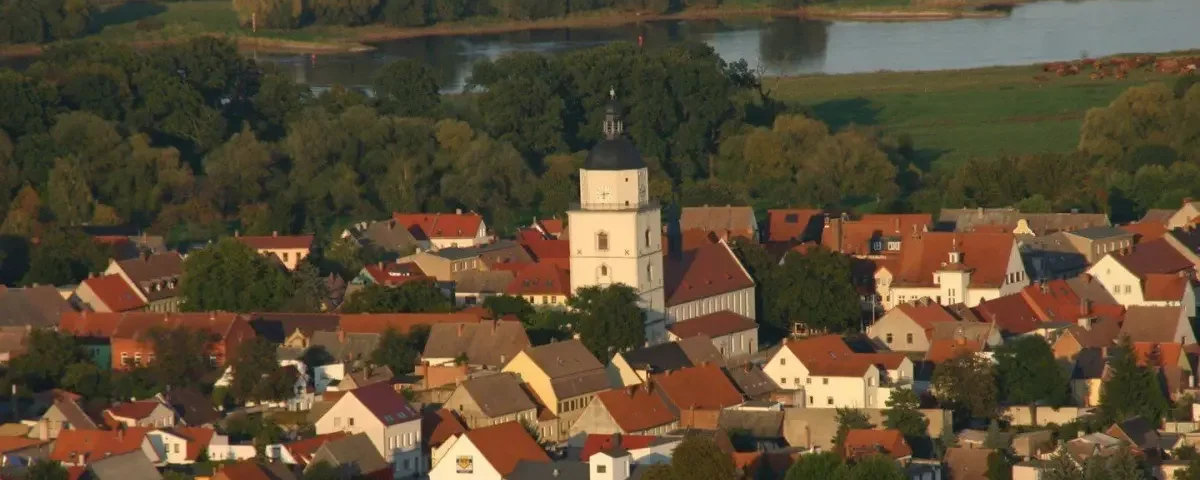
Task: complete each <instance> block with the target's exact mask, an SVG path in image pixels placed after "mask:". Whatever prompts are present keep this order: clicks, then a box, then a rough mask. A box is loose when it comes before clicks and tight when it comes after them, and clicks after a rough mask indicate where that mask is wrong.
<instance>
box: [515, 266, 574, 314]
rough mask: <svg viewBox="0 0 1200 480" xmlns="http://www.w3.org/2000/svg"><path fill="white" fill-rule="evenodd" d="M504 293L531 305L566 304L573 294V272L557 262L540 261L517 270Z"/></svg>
mask: <svg viewBox="0 0 1200 480" xmlns="http://www.w3.org/2000/svg"><path fill="white" fill-rule="evenodd" d="M504 293H505V294H507V295H512V296H514V297H521V298H524V299H525V300H526V301H527V302H529V303H530V304H531V305H555V306H564V305H566V304H567V297H568V296H570V295H571V272H569V271H568V270H567V269H565V268H562V267H561V266H559V265H557V264H555V263H550V262H545V263H543V262H538V263H535V264H532V265H529V266H526V267H525V268H522V269H520V270H517V272H516V276H514V277H513V279H512V281H511V282H509V283H508V287H506V288H505V289H504Z"/></svg>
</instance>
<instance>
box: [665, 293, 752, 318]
mask: <svg viewBox="0 0 1200 480" xmlns="http://www.w3.org/2000/svg"><path fill="white" fill-rule="evenodd" d="M721 310H729V311H731V312H733V313H736V314H738V315H741V316H743V317H747V318H753V319H757V318H758V316H757V314H756V312H755V309H754V287H750V288H744V289H741V290H735V291H732V292H726V293H722V294H720V295H713V296H711V297H706V298H701V299H699V300H694V301H691V302H685V303H681V304H679V305H672V306H670V307H669V308H667V318H668V321H669V322H682V321H686V320H690V319H693V318H696V317H699V316H703V315H708V314H710V313H716V312H719V311H721Z"/></svg>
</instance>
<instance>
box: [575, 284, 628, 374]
mask: <svg viewBox="0 0 1200 480" xmlns="http://www.w3.org/2000/svg"><path fill="white" fill-rule="evenodd" d="M637 301H638V296H637V292H635V291H634V290H633V288H632V287H630V286H628V285H624V284H614V285H609V286H604V287H600V286H591V287H584V288H581V289H579V290H576V291H575V296H574V297H571V298H570V299H569V300H567V305H568V306H569V307H570V308H572V309H574V310H576V311H577V312H579V325H578V326H577V327H576V329H575V331H576V333H578V334H579V339H580V340H581V341H583V344H584V346H586V347H587V348H588V350H589V351H591V352H592V354H593V355H595V356H596V358H599V359H608V358H612V356H613V354H615V353H617V352H623V351H626V350H629V349H631V348H636V347H639V346H641V345H643V344H645V343H646V324H645V320H644V318H645V317H644V314H643V313H642V309H641V308H639V307H638V306H637Z"/></svg>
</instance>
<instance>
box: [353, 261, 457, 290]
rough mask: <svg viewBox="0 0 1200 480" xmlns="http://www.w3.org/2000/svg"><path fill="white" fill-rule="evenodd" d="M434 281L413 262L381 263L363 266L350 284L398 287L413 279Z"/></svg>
mask: <svg viewBox="0 0 1200 480" xmlns="http://www.w3.org/2000/svg"><path fill="white" fill-rule="evenodd" d="M422 280H428V281H436V280H437V279H435V278H434V277H431V276H429V275H426V274H425V271H424V270H421V267H420V266H418V265H417V264H416V263H415V262H409V263H383V262H379V263H376V264H372V265H366V266H363V269H362V270H361V271H359V272H358V276H356V277H354V280H351V281H350V284H351V285H384V286H388V287H398V286H400V285H404V284H406V283H408V282H414V281H422Z"/></svg>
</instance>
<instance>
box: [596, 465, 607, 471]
mask: <svg viewBox="0 0 1200 480" xmlns="http://www.w3.org/2000/svg"><path fill="white" fill-rule="evenodd" d="M606 467H607V465H596V473H605V472H607V470H608V468H606Z"/></svg>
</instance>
